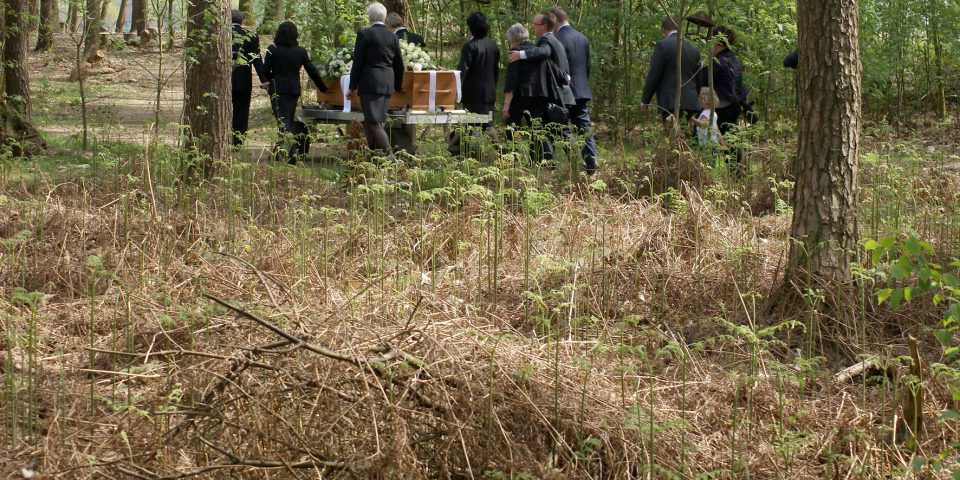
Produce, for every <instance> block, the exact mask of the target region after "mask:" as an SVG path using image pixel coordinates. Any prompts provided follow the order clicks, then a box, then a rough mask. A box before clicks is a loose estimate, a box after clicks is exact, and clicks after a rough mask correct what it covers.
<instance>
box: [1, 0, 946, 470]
mask: <svg viewBox="0 0 960 480" xmlns="http://www.w3.org/2000/svg"><path fill="white" fill-rule="evenodd" d="M385 3H387V7H388V9H389V10H390V11H394V12H399V13H402V14H403V15H404V16H405V17H406V20H407V25H408V27H409V28H410V29H411V30H413V31H416V32H418V33H421V34H422V35H423V36H424V37H425V41H426V45H427V47H426V51H427V52H428V53H429V55H430V57H431V59H432V61H433V62H434V63H436V64H437V65H438V66H439V67H442V68H453V67H455V66H456V65H457V61H458V59H459V52H460V47H461V46H462V45H463V43H464V42H465V41H466V40H467V39H468V37H469V32H468V31H467V29H466V26H465V23H464V21H465V18H466V16H467V15H468V14H469V13H470V12H472V11H476V10H479V11H483V12H485V13H486V14H487V15H488V17H489V19H490V24H491V37H492V38H494V39H495V40H496V41H497V43H498V44H499V45H500V47H501V50H502V53H503V54H505V53H506V50H507V45H508V44H507V41H506V39H505V38H504V32H505V31H506V30H507V28H508V27H509V26H510V25H511V24H513V23H515V22H519V23H521V24H529V23H530V20H531V18H532V17H533V15H534V14H535V13H537V12H538V11H540V10H541V9H544V8H549V7H551V6H552V5H551V4H547V3H538V2H529V1H527V0H511V1H503V0H476V1H463V0H459V1H456V2H453V1H447V0H420V1H416V0H393V1H391V2H385ZM0 5H2V6H3V16H2V27H3V28H2V31H3V32H4V36H3V49H2V60H3V62H2V65H3V76H2V81H0V85H2V92H3V96H2V101H0V120H2V123H0V138H2V140H3V141H2V146H0V324H2V325H3V327H4V335H3V337H2V338H0V346H2V349H0V354H2V358H3V360H2V361H0V378H2V380H3V381H2V386H0V476H2V477H3V478H170V479H174V478H458V479H461V478H462V479H466V478H477V479H480V478H483V479H531V478H541V479H580V478H584V479H587V478H589V479H621V478H649V479H661V478H678V479H701V478H703V479H706V478H718V479H734V478H736V479H740V478H761V479H766V478H770V479H774V478H775V479H782V478H831V479H832V478H836V479H847V478H858V479H873V478H957V476H958V475H960V463H958V462H960V452H958V447H957V445H958V443H957V442H958V440H960V438H958V434H957V429H958V427H960V425H958V423H957V422H958V418H960V408H958V406H957V399H958V398H960V364H958V363H957V359H956V354H957V353H958V352H960V339H958V338H957V336H956V330H957V328H958V325H960V301H958V300H960V295H958V293H960V292H958V290H960V281H958V279H957V276H956V275H957V269H958V267H960V264H958V263H957V259H956V258H957V257H958V256H960V202H958V200H960V175H958V172H960V136H958V134H957V127H956V122H957V120H958V119H960V97H958V95H957V92H960V23H958V22H957V21H956V19H957V18H958V17H960V4H958V3H957V2H955V1H953V0H920V1H911V0H903V1H893V2H891V1H878V0H862V1H859V2H857V1H854V0H831V1H827V2H808V1H804V0H800V1H799V2H798V3H794V2H782V1H766V0H761V1H756V2H726V1H714V0H710V1H708V2H707V3H698V2H690V1H688V0H681V1H680V2H674V3H666V2H637V1H634V0H618V1H607V0H604V1H591V0H579V1H574V2H571V3H570V4H564V5H562V6H563V7H564V8H565V9H566V10H567V12H568V13H569V14H570V22H571V24H572V25H573V26H574V27H575V28H577V29H578V30H579V31H581V32H582V33H583V34H584V35H586V37H587V38H588V39H589V40H590V45H591V49H592V50H591V55H592V62H591V77H590V86H591V88H592V90H593V101H592V102H591V104H590V105H591V115H592V117H593V121H594V124H595V125H594V127H595V128H594V132H595V134H596V139H597V144H598V146H599V152H600V153H599V163H600V166H599V170H598V171H597V173H596V174H594V175H587V174H585V172H584V171H583V169H582V167H581V164H582V158H581V154H580V148H579V147H580V146H581V143H582V142H583V138H582V137H576V136H575V137H574V140H573V141H572V142H571V143H570V144H566V145H565V144H564V142H558V144H559V148H558V149H557V156H556V158H555V162H554V163H553V164H549V165H548V164H531V162H530V161H529V158H528V155H527V152H529V151H530V150H531V149H532V148H533V147H532V145H533V143H534V141H535V139H536V137H537V136H538V135H541V134H542V133H543V132H542V131H539V130H537V129H533V130H531V131H529V132H524V133H522V134H517V135H515V136H514V137H512V139H510V140H507V138H508V137H507V135H506V134H505V133H506V129H507V127H506V126H505V125H503V122H502V119H500V118H499V116H498V115H496V113H495V119H496V120H497V122H496V127H497V129H498V133H499V139H498V140H494V139H492V138H490V137H488V136H486V135H477V136H470V137H469V140H468V143H469V145H470V149H469V152H470V153H469V154H466V155H463V156H451V155H450V154H449V153H448V151H447V146H448V145H447V141H446V140H447V139H446V137H445V130H446V129H445V128H442V127H441V126H433V127H429V128H427V127H420V129H419V130H418V132H417V139H418V144H417V152H416V154H415V155H410V154H405V153H398V155H397V161H390V160H389V159H386V158H381V157H376V156H371V155H366V154H364V152H363V148H362V146H358V143H360V142H358V140H357V138H356V136H355V135H354V134H353V132H352V131H351V130H352V127H350V126H341V125H316V126H311V129H310V131H309V135H310V139H311V144H312V149H311V151H310V154H309V155H308V157H307V159H306V160H305V161H303V162H300V163H298V164H296V165H289V164H287V163H285V162H278V161H275V160H274V159H273V158H274V155H275V152H274V148H275V145H276V143H277V142H278V139H277V135H278V134H277V124H276V120H275V119H274V117H273V115H272V113H271V110H270V103H269V99H268V98H267V95H266V94H265V93H263V92H254V94H253V101H252V105H251V115H250V130H249V132H248V133H247V138H246V143H245V144H244V145H243V146H242V147H240V148H229V139H228V138H229V132H228V129H229V118H230V113H229V108H227V107H228V105H227V104H228V103H229V102H227V101H226V99H227V98H229V92H226V89H228V88H229V83H228V82H229V80H226V79H227V78H229V62H228V61H226V58H227V57H226V56H225V55H226V49H228V48H229V42H230V39H229V23H228V18H229V17H228V13H229V9H230V8H231V7H232V8H238V9H240V10H241V11H242V12H244V14H245V19H244V22H243V23H244V25H245V26H247V27H248V28H250V29H251V30H255V31H257V32H259V34H260V43H261V46H262V47H264V48H265V47H266V46H267V45H268V44H270V42H271V40H272V37H273V32H274V31H275V30H276V28H277V25H278V24H279V22H280V21H283V20H288V19H289V20H293V21H295V22H296V23H297V24H298V25H299V27H300V33H301V36H300V44H301V45H302V46H304V47H305V48H306V49H307V50H308V51H309V52H310V55H311V57H312V58H313V59H314V61H315V62H317V63H318V66H321V65H320V63H321V62H322V61H323V59H325V58H330V57H328V55H331V54H332V53H335V52H336V51H338V49H340V48H350V47H351V46H352V45H353V42H354V35H355V34H354V32H355V29H356V28H359V27H361V26H364V25H366V24H367V19H366V18H365V17H366V13H365V12H366V5H367V4H366V3H365V2H359V1H356V0H335V1H327V0H323V1H321V0H309V1H291V0H265V1H259V0H257V1H254V0H244V1H242V2H241V3H240V4H234V5H227V4H225V3H222V2H219V1H216V0H202V1H200V0H198V1H197V2H196V3H193V4H190V5H187V4H185V3H183V2H181V1H180V0H134V1H131V2H126V3H123V4H121V3H119V2H115V1H110V0H108V1H102V0H87V1H85V2H79V1H74V2H58V1H54V0H39V1H31V0H0ZM668 10H669V11H670V13H671V15H674V14H677V13H678V12H679V14H678V15H676V16H678V17H686V16H687V15H690V14H692V13H694V12H696V11H701V10H702V11H704V12H707V13H708V14H709V16H710V17H711V18H712V19H713V20H714V21H715V22H716V23H717V24H723V25H727V26H730V27H732V28H733V29H735V30H736V33H737V38H738V41H737V43H736V45H735V46H733V47H731V48H732V49H733V50H735V51H736V54H737V56H738V57H739V59H740V60H741V61H742V63H743V65H744V84H745V86H747V87H748V88H749V89H750V99H751V100H752V101H753V102H754V107H755V109H756V111H757V112H758V115H759V120H758V121H756V122H754V123H752V124H749V125H746V124H744V125H743V126H742V127H740V128H737V129H736V130H735V133H734V134H732V135H729V136H727V137H726V138H725V141H727V142H728V143H729V145H731V146H732V147H733V149H738V148H739V149H742V151H743V155H744V157H743V158H744V160H743V162H742V163H741V164H739V165H735V164H732V162H731V157H730V155H726V154H724V153H723V152H719V153H718V152H717V151H716V150H711V149H704V148H701V147H700V146H698V145H696V144H695V143H694V142H692V141H691V140H690V138H689V137H688V136H687V135H686V134H685V133H684V132H677V131H675V130H673V129H671V128H670V127H669V126H668V127H667V128H664V125H663V124H662V123H661V119H660V115H659V113H657V112H654V111H649V110H645V109H643V108H642V107H641V90H642V86H643V83H644V79H645V77H646V75H647V71H648V68H649V66H650V61H651V55H652V52H653V44H654V42H656V41H658V40H660V39H661V38H662V33H661V31H660V23H661V20H662V19H663V17H664V15H665V14H666V12H667V11H668ZM197 19H202V20H197ZM118 26H119V27H120V28H118ZM682 31H683V34H684V36H686V37H687V38H688V39H689V40H690V41H691V42H692V43H693V44H694V45H696V46H698V47H699V49H700V51H701V53H702V60H703V61H704V62H709V61H710V57H709V56H708V55H707V51H708V50H709V49H710V48H709V47H710V43H712V42H711V41H710V40H708V39H707V38H706V33H707V32H706V31H705V30H704V29H703V28H697V27H696V26H695V25H690V26H687V25H684V26H683V27H682ZM798 46H799V48H800V50H801V52H813V54H812V55H807V56H806V57H804V55H803V53H801V59H800V64H799V69H798V70H793V69H789V68H786V67H784V65H783V61H784V57H785V56H787V55H788V54H789V53H790V52H791V51H793V50H794V49H796V48H798ZM504 57H505V55H503V56H502V58H504ZM304 80H306V78H305V77H304ZM501 82H502V78H501ZM501 85H502V83H501ZM224 92H226V94H224ZM302 100H303V104H304V105H311V104H314V103H315V100H314V97H313V92H312V90H311V91H309V92H307V89H305V93H304V95H303V99H302ZM498 105H499V102H498ZM451 128H458V127H451Z"/></svg>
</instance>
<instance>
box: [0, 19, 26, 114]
mask: <svg viewBox="0 0 960 480" xmlns="http://www.w3.org/2000/svg"><path fill="white" fill-rule="evenodd" d="M3 6H4V7H5V8H4V25H3V31H4V33H5V34H6V38H5V39H4V42H3V57H2V59H3V91H4V93H5V94H6V106H7V109H9V110H10V111H11V112H12V113H13V114H15V115H17V116H19V117H21V118H22V119H23V121H25V122H27V123H31V120H32V118H33V101H32V100H31V99H30V75H29V73H28V71H27V52H28V50H29V48H30V47H29V44H28V43H27V42H28V39H29V36H30V30H29V28H30V19H29V15H28V13H29V11H30V4H29V0H6V1H5V2H4V3H3Z"/></svg>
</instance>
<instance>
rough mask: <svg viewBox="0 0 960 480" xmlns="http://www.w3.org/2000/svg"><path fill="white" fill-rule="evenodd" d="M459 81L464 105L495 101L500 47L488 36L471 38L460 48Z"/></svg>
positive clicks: (498, 75)
mask: <svg viewBox="0 0 960 480" xmlns="http://www.w3.org/2000/svg"><path fill="white" fill-rule="evenodd" d="M457 70H460V77H461V78H460V81H461V83H462V87H461V88H462V91H463V96H462V102H461V103H463V104H464V105H483V104H492V103H494V102H496V101H497V78H499V77H500V48H499V47H497V42H494V41H493V40H491V39H489V38H471V39H470V41H469V42H467V43H466V44H465V45H464V46H463V48H462V49H461V50H460V63H459V64H458V65H457Z"/></svg>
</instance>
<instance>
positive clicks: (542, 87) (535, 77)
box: [503, 42, 562, 103]
mask: <svg viewBox="0 0 960 480" xmlns="http://www.w3.org/2000/svg"><path fill="white" fill-rule="evenodd" d="M533 48H535V47H534V45H533V44H532V43H530V42H524V43H521V44H520V45H517V46H516V47H514V48H513V49H512V50H517V51H520V50H524V51H526V53H527V60H526V61H520V62H513V63H511V64H509V65H507V78H506V80H505V81H504V86H503V91H504V92H513V94H514V96H519V97H531V98H533V97H542V98H546V99H548V100H549V101H550V102H552V103H561V101H562V94H561V92H560V85H559V84H558V83H557V68H556V67H554V66H552V65H551V62H550V60H549V59H530V58H529V57H530V54H531V49H533Z"/></svg>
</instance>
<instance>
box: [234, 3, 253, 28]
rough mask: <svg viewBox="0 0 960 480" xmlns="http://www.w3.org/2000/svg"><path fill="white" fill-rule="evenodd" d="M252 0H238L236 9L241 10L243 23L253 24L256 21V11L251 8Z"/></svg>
mask: <svg viewBox="0 0 960 480" xmlns="http://www.w3.org/2000/svg"><path fill="white" fill-rule="evenodd" d="M253 7H254V5H253V0H240V5H239V6H238V9H239V10H240V11H241V12H243V24H244V25H254V24H256V23H257V12H256V11H254V9H253Z"/></svg>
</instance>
